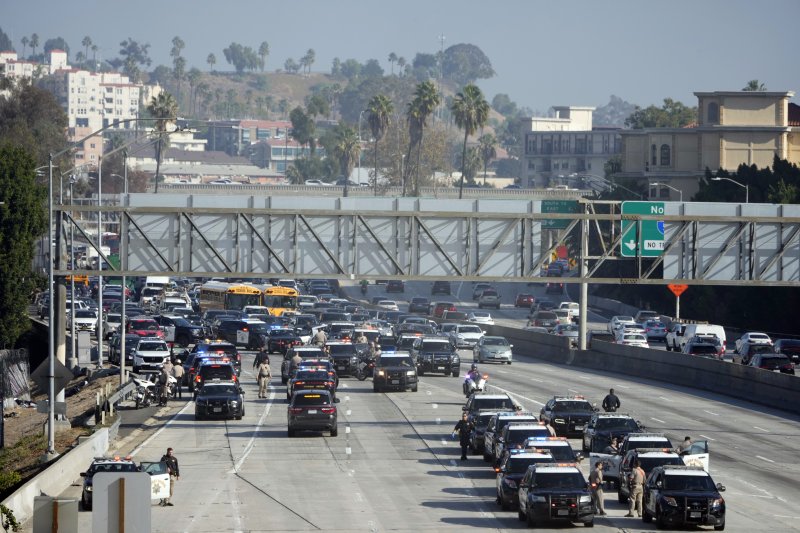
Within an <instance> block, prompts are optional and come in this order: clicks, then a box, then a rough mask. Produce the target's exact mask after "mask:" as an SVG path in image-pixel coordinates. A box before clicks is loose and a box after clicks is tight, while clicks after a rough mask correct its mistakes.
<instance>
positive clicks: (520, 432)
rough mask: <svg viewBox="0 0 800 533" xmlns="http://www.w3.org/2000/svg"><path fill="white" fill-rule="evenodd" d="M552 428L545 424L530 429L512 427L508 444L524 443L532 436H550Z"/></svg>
mask: <svg viewBox="0 0 800 533" xmlns="http://www.w3.org/2000/svg"><path fill="white" fill-rule="evenodd" d="M549 436H550V430H549V429H547V427H545V426H540V427H537V428H529V429H513V428H512V429H510V430H509V431H508V444H524V443H525V441H527V440H528V439H529V438H530V437H549Z"/></svg>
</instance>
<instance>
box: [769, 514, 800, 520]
mask: <svg viewBox="0 0 800 533" xmlns="http://www.w3.org/2000/svg"><path fill="white" fill-rule="evenodd" d="M772 516H774V517H775V518H789V519H791V520H800V516H789V515H785V514H776V515H772Z"/></svg>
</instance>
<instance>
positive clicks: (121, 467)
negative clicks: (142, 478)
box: [89, 463, 139, 474]
mask: <svg viewBox="0 0 800 533" xmlns="http://www.w3.org/2000/svg"><path fill="white" fill-rule="evenodd" d="M138 471H139V467H137V466H136V464H134V463H99V464H94V465H92V467H91V468H90V469H89V473H90V474H97V473H98V472H138Z"/></svg>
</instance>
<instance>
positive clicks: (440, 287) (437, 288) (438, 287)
mask: <svg viewBox="0 0 800 533" xmlns="http://www.w3.org/2000/svg"><path fill="white" fill-rule="evenodd" d="M431 294H432V295H436V294H448V295H449V294H450V282H449V281H434V282H433V286H432V287H431Z"/></svg>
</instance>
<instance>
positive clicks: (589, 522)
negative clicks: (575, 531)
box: [583, 520, 594, 527]
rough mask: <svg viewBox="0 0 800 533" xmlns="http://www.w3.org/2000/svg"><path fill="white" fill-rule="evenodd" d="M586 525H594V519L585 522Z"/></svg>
mask: <svg viewBox="0 0 800 533" xmlns="http://www.w3.org/2000/svg"><path fill="white" fill-rule="evenodd" d="M583 525H584V526H586V527H594V520H589V521H588V522H584V523H583Z"/></svg>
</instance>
